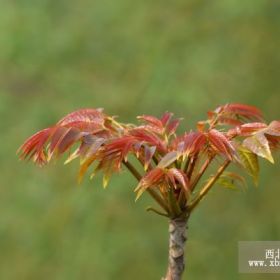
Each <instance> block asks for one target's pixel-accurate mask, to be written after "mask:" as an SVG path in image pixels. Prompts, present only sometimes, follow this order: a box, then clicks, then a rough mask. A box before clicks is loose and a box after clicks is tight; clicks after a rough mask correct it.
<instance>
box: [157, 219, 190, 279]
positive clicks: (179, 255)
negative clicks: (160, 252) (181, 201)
mask: <svg viewBox="0 0 280 280" xmlns="http://www.w3.org/2000/svg"><path fill="white" fill-rule="evenodd" d="M187 222H188V217H186V216H184V217H178V218H175V219H170V221H169V257H168V269H167V273H166V276H165V278H162V280H181V279H182V275H183V272H184V269H185V243H186V240H187V235H186V234H187Z"/></svg>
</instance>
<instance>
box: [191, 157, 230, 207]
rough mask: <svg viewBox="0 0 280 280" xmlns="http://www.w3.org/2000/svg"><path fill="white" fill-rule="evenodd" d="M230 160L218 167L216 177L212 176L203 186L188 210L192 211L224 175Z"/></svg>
mask: <svg viewBox="0 0 280 280" xmlns="http://www.w3.org/2000/svg"><path fill="white" fill-rule="evenodd" d="M230 162H231V161H230V160H226V161H225V162H224V164H223V165H222V166H220V168H219V169H218V171H217V173H216V174H215V176H214V177H212V178H211V179H210V180H209V181H208V182H207V183H206V185H205V186H204V187H203V188H202V190H201V191H200V192H199V195H198V196H197V197H196V198H195V199H194V200H193V201H192V202H191V204H190V205H189V206H188V212H189V213H190V212H191V211H193V209H194V208H195V207H196V206H197V205H198V203H199V202H200V201H201V200H202V198H204V196H205V195H206V194H207V193H208V192H209V190H210V189H211V188H212V186H213V185H214V184H215V182H216V181H217V180H218V179H219V177H220V176H221V175H222V173H223V172H224V171H225V169H226V168H227V167H228V165H229V164H230Z"/></svg>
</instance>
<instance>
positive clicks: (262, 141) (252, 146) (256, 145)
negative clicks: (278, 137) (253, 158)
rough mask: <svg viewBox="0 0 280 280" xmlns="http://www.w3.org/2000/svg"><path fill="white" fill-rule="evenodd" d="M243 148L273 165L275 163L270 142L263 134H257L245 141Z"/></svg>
mask: <svg viewBox="0 0 280 280" xmlns="http://www.w3.org/2000/svg"><path fill="white" fill-rule="evenodd" d="M243 146H244V147H246V148H247V149H249V150H250V151H252V152H253V153H255V154H256V155H258V156H260V157H263V158H265V159H267V160H268V161H270V162H271V163H274V159H273V157H272V155H271V151H270V148H269V143H268V140H267V139H266V137H265V136H264V134H263V133H256V134H254V135H253V136H251V137H248V138H247V139H245V140H244V141H243Z"/></svg>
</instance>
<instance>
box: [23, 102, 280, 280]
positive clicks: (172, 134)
mask: <svg viewBox="0 0 280 280" xmlns="http://www.w3.org/2000/svg"><path fill="white" fill-rule="evenodd" d="M138 120H139V121H140V122H141V124H140V125H134V124H125V123H121V122H118V121H117V120H116V118H115V117H111V116H108V115H106V114H105V113H104V112H103V110H102V109H82V110H78V111H75V112H73V113H71V114H69V115H67V116H65V117H64V118H63V119H61V120H60V121H59V122H58V123H57V124H55V125H54V126H51V127H49V128H46V129H43V130H41V131H39V132H38V133H36V134H34V135H33V136H31V137H30V138H28V139H27V140H26V141H25V142H24V144H23V145H22V146H21V147H20V148H19V150H18V153H19V156H20V158H21V159H32V160H33V161H34V162H35V163H37V164H38V165H40V166H42V165H44V164H46V163H48V162H49V161H50V160H51V159H54V158H57V157H58V156H60V155H62V154H63V153H65V152H69V156H68V158H67V160H66V163H69V162H70V161H72V160H74V159H76V158H80V170H79V181H80V180H81V179H82V178H83V176H84V174H85V173H86V171H87V169H88V168H89V167H92V166H94V168H93V173H92V175H91V176H94V174H96V172H98V171H101V172H103V186H104V187H106V186H107V184H108V182H109V179H110V177H111V175H112V174H113V173H115V172H119V171H120V170H121V168H122V167H123V166H124V167H126V168H127V169H128V170H129V171H130V172H131V174H132V175H133V176H134V177H135V178H136V179H137V181H138V186H137V187H136V188H135V190H134V191H135V192H136V200H137V199H138V198H140V196H141V195H142V194H143V193H148V194H149V195H150V196H151V197H152V198H153V199H154V201H155V202H156V205H157V208H154V207H149V208H148V209H147V210H148V211H153V212H155V213H156V214H159V215H161V216H164V217H167V218H168V219H169V235H170V236H169V259H168V269H167V273H166V276H165V277H164V278H163V279H165V280H179V279H181V277H182V274H183V271H184V267H185V262H184V247H185V242H186V239H187V236H186V229H187V223H188V220H189V218H190V216H191V214H192V212H193V210H194V209H195V208H196V207H197V206H198V205H199V203H200V202H201V200H202V199H203V198H204V197H205V195H206V194H207V193H208V192H209V191H210V190H211V188H212V187H213V185H214V184H215V183H220V184H221V185H223V186H226V187H230V188H231V187H234V186H235V185H236V184H237V183H238V182H243V180H244V179H243V178H242V177H241V176H240V175H238V174H235V173H232V172H227V171H226V169H227V168H228V166H229V165H230V164H235V165H237V166H238V167H240V168H241V169H244V170H245V171H247V172H248V173H249V174H250V175H251V176H252V177H253V179H254V182H255V184H257V182H258V175H259V164H258V157H262V158H265V159H267V160H268V161H270V162H271V163H273V162H274V160H273V157H272V155H271V150H273V149H276V148H278V146H279V143H280V121H273V122H271V123H270V124H266V123H265V122H264V121H263V117H262V114H261V112H260V111H259V110H258V109H257V108H255V107H252V106H248V105H243V104H227V105H224V106H220V107H218V108H217V109H215V110H214V111H210V112H208V119H207V120H205V121H200V122H198V123H197V126H196V129H195V130H194V131H190V132H185V133H184V134H183V135H177V134H176V130H177V127H178V125H179V122H180V119H173V114H172V113H168V112H167V113H164V114H163V116H162V117H161V118H156V117H153V116H147V115H143V116H139V117H138ZM140 166H141V167H142V168H141V169H142V170H141V171H140V170H139V169H140V168H139V167H140ZM209 168H210V169H209ZM207 170H210V171H211V172H213V171H214V172H213V175H209V174H210V173H209V172H207V173H205V172H206V171H207ZM205 174H206V175H207V174H208V175H207V178H206V179H207V180H206V181H205V180H203V182H204V183H201V181H202V180H201V178H202V177H203V175H205ZM211 174H212V173H211Z"/></svg>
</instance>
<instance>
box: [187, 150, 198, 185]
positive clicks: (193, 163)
mask: <svg viewBox="0 0 280 280" xmlns="http://www.w3.org/2000/svg"><path fill="white" fill-rule="evenodd" d="M197 159H198V157H197V155H195V156H194V157H193V158H192V159H191V162H190V164H189V168H188V171H187V177H188V179H189V181H190V180H191V177H192V174H193V171H194V167H195V165H196V162H197Z"/></svg>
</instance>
